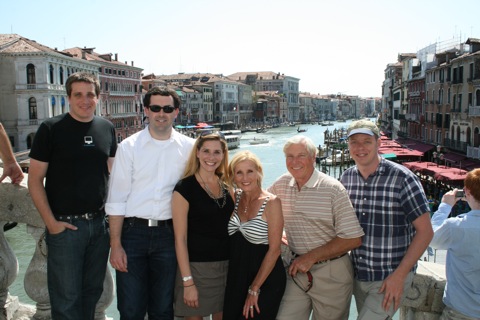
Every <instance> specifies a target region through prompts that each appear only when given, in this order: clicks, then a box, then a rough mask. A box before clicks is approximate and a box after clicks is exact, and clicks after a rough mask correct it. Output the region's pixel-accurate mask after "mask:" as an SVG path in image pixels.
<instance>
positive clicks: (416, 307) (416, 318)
mask: <svg viewBox="0 0 480 320" xmlns="http://www.w3.org/2000/svg"><path fill="white" fill-rule="evenodd" d="M445 283H446V277H445V265H442V264H438V263H433V262H425V261H421V262H419V264H418V268H417V274H416V275H415V277H414V278H413V284H412V288H411V289H410V291H409V292H408V293H407V298H406V299H405V300H404V301H403V303H402V305H401V306H400V320H438V319H439V318H440V315H441V314H442V311H443V308H445V305H444V304H443V302H442V297H443V291H444V289H445Z"/></svg>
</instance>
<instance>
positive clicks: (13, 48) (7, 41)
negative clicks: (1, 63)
mask: <svg viewBox="0 0 480 320" xmlns="http://www.w3.org/2000/svg"><path fill="white" fill-rule="evenodd" d="M0 52H2V53H27V52H56V53H61V52H58V51H57V50H54V49H52V48H50V47H47V46H44V45H42V44H40V43H37V42H36V41H34V40H30V39H27V38H24V37H22V36H19V35H18V34H0Z"/></svg>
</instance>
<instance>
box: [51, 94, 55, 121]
mask: <svg viewBox="0 0 480 320" xmlns="http://www.w3.org/2000/svg"><path fill="white" fill-rule="evenodd" d="M53 116H55V97H54V96H52V117H53Z"/></svg>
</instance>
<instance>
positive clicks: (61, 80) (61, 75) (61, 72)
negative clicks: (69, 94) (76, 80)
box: [58, 67, 63, 84]
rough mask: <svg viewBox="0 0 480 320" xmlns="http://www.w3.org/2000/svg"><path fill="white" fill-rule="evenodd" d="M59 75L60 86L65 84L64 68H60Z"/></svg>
mask: <svg viewBox="0 0 480 320" xmlns="http://www.w3.org/2000/svg"><path fill="white" fill-rule="evenodd" d="M58 75H59V76H60V77H59V79H60V84H63V67H60V70H59V73H58Z"/></svg>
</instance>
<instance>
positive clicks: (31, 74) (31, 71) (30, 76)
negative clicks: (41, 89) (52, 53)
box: [27, 63, 36, 84]
mask: <svg viewBox="0 0 480 320" xmlns="http://www.w3.org/2000/svg"><path fill="white" fill-rule="evenodd" d="M35 83H36V81H35V66H34V65H33V64H31V63H29V64H28V65H27V84H35Z"/></svg>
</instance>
